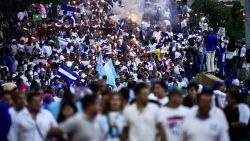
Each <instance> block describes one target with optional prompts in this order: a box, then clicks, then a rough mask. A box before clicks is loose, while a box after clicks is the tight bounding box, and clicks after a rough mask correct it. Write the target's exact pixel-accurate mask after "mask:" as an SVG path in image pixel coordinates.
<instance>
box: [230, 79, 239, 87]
mask: <svg viewBox="0 0 250 141" xmlns="http://www.w3.org/2000/svg"><path fill="white" fill-rule="evenodd" d="M232 84H233V85H234V86H238V87H239V86H240V81H239V79H234V80H233V81H232Z"/></svg>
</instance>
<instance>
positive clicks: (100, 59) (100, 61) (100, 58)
mask: <svg viewBox="0 0 250 141" xmlns="http://www.w3.org/2000/svg"><path fill="white" fill-rule="evenodd" d="M102 62H103V56H102V52H100V53H99V57H98V60H97V64H96V68H95V70H96V71H97V72H98V74H99V78H100V74H101V70H102V68H103V64H102Z"/></svg>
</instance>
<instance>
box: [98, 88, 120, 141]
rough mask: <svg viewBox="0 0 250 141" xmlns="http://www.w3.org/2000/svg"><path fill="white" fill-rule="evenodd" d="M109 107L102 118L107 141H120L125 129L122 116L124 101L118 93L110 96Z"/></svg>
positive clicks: (101, 122) (101, 121) (102, 126)
mask: <svg viewBox="0 0 250 141" xmlns="http://www.w3.org/2000/svg"><path fill="white" fill-rule="evenodd" d="M106 104H107V106H106V107H105V108H106V109H104V111H103V114H102V115H101V117H100V120H99V121H100V124H101V128H102V130H103V133H104V137H105V140H106V141H119V137H120V135H121V132H122V129H123V127H124V124H125V123H124V122H125V121H124V117H123V114H122V109H123V107H122V99H121V96H120V95H119V94H118V93H112V94H109V96H108V102H107V103H106Z"/></svg>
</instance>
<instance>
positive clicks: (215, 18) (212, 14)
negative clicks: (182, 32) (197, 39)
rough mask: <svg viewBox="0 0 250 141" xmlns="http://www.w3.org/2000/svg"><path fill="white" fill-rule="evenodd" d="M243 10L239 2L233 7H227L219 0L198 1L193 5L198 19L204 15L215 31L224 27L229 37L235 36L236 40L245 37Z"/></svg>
mask: <svg viewBox="0 0 250 141" xmlns="http://www.w3.org/2000/svg"><path fill="white" fill-rule="evenodd" d="M241 8H242V6H241V4H240V3H239V2H236V3H235V4H234V5H233V7H227V6H225V5H224V4H223V3H220V2H218V1H217V0H196V1H195V2H194V3H193V5H192V9H193V12H194V13H198V18H200V16H201V15H202V14H201V13H203V14H204V16H206V17H207V18H208V20H209V26H210V27H212V28H214V29H215V31H216V30H218V27H220V26H224V27H226V34H227V36H234V37H235V38H236V39H241V38H243V37H244V36H245V32H244V21H243V18H242V16H241V13H240V9H241ZM196 25H197V24H196Z"/></svg>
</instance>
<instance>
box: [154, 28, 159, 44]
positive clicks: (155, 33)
mask: <svg viewBox="0 0 250 141" xmlns="http://www.w3.org/2000/svg"><path fill="white" fill-rule="evenodd" d="M153 37H155V39H156V41H157V43H159V41H160V40H161V31H158V32H157V31H154V32H153Z"/></svg>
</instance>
